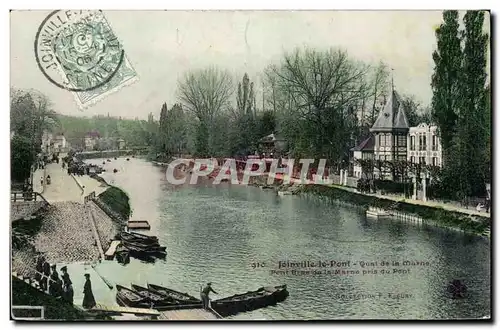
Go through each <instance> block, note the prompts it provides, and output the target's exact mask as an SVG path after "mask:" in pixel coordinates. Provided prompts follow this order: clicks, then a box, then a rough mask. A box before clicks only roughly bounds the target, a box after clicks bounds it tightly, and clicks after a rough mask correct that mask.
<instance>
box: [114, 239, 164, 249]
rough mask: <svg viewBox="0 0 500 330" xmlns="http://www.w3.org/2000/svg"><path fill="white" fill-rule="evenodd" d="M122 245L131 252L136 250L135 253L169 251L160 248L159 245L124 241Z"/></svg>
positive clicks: (162, 247)
mask: <svg viewBox="0 0 500 330" xmlns="http://www.w3.org/2000/svg"><path fill="white" fill-rule="evenodd" d="M122 244H123V246H125V247H126V248H127V249H128V250H129V251H130V250H135V251H139V252H145V251H166V250H167V247H166V246H160V244H158V243H152V244H144V243H140V242H134V241H122Z"/></svg>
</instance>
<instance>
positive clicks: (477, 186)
mask: <svg viewBox="0 0 500 330" xmlns="http://www.w3.org/2000/svg"><path fill="white" fill-rule="evenodd" d="M483 24H484V11H476V10H470V11H467V13H466V14H465V16H464V25H465V30H464V31H463V32H462V36H463V39H464V50H463V61H462V79H461V81H462V84H461V92H460V94H461V96H462V98H461V99H460V100H461V103H460V107H459V108H460V112H459V115H458V119H457V121H458V125H457V126H458V134H457V138H458V141H457V143H458V145H459V153H460V161H461V162H462V165H463V166H462V167H463V171H462V172H461V174H462V175H464V176H466V177H467V180H466V181H465V182H464V184H465V185H466V186H463V187H462V189H463V190H464V193H465V195H466V196H470V195H474V196H478V195H483V194H484V193H485V189H486V188H485V173H486V172H488V171H489V168H487V151H486V150H487V148H488V143H487V141H488V139H489V137H488V136H489V135H490V133H489V132H488V126H489V125H488V122H487V121H486V120H487V118H488V116H487V115H485V113H486V112H487V111H488V109H487V108H488V106H487V97H486V95H487V89H486V76H487V75H486V52H487V46H488V38H489V37H488V35H487V34H486V33H484V32H483Z"/></svg>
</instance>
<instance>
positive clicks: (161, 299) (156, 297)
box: [132, 284, 178, 306]
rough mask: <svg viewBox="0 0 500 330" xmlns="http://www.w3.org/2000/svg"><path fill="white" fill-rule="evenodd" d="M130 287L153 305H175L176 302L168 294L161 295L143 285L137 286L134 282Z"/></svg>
mask: <svg viewBox="0 0 500 330" xmlns="http://www.w3.org/2000/svg"><path fill="white" fill-rule="evenodd" d="M132 289H133V290H134V291H135V292H137V293H138V294H140V295H141V296H143V297H145V298H146V299H148V301H149V302H150V303H153V305H154V306H165V305H175V304H178V302H177V301H176V300H173V299H172V298H171V297H169V296H165V295H162V294H160V293H158V292H155V291H153V290H150V289H148V288H145V287H143V286H139V285H136V284H132Z"/></svg>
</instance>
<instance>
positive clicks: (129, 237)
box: [120, 231, 158, 243]
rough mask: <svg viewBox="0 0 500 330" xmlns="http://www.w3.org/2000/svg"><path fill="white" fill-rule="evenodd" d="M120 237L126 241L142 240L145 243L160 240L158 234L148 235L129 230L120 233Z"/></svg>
mask: <svg viewBox="0 0 500 330" xmlns="http://www.w3.org/2000/svg"><path fill="white" fill-rule="evenodd" d="M120 237H121V239H122V240H124V241H140V242H143V243H155V242H156V243H157V242H158V237H156V236H148V235H143V234H139V233H133V232H127V231H122V232H121V233H120Z"/></svg>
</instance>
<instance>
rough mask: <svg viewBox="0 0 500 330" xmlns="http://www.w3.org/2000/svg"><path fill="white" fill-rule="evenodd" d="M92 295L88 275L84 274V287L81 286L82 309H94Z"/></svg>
mask: <svg viewBox="0 0 500 330" xmlns="http://www.w3.org/2000/svg"><path fill="white" fill-rule="evenodd" d="M95 305H96V303H95V299H94V294H93V293H92V283H91V282H90V274H88V273H87V274H85V285H84V286H83V303H82V306H83V308H86V309H90V308H93V307H95Z"/></svg>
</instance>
